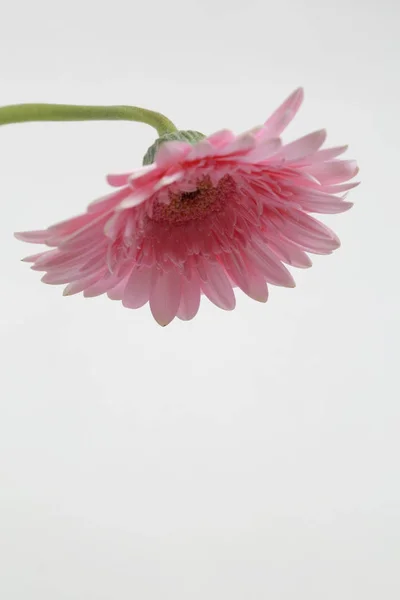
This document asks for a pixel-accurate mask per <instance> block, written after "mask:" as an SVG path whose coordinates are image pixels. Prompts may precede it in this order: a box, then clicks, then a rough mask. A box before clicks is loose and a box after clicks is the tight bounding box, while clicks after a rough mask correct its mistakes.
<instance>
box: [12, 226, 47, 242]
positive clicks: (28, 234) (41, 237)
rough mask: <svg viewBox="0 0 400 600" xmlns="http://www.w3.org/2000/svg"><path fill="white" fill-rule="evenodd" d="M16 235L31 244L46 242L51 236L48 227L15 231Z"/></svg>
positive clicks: (18, 238)
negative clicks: (38, 229)
mask: <svg viewBox="0 0 400 600" xmlns="http://www.w3.org/2000/svg"><path fill="white" fill-rule="evenodd" d="M14 237H16V238H17V240H20V241H21V242H29V243H30V244H45V243H46V240H47V239H48V237H49V232H48V230H47V229H42V230H40V231H17V232H15V233H14Z"/></svg>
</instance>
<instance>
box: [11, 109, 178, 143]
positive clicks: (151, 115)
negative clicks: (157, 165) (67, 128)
mask: <svg viewBox="0 0 400 600" xmlns="http://www.w3.org/2000/svg"><path fill="white" fill-rule="evenodd" d="M119 120H122V121H138V122H140V123H147V124H148V125H151V126H152V127H154V128H155V129H156V130H157V132H158V135H159V136H160V137H161V136H162V135H164V134H166V133H171V132H173V131H177V128H176V127H175V125H174V124H173V123H172V122H171V121H170V120H169V119H167V117H164V115H162V114H160V113H157V112H154V111H152V110H147V109H146V108H139V107H137V106H74V105H69V104H14V105H11V106H2V107H0V125H8V124H11V123H26V122H28V121H119Z"/></svg>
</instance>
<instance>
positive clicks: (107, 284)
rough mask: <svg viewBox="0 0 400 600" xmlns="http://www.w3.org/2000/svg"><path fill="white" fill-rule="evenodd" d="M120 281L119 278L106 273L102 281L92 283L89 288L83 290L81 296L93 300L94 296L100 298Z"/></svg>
mask: <svg viewBox="0 0 400 600" xmlns="http://www.w3.org/2000/svg"><path fill="white" fill-rule="evenodd" d="M120 281H121V278H120V277H117V276H115V275H112V274H111V273H109V272H107V273H106V274H105V275H104V277H102V279H100V280H98V281H96V282H94V283H93V284H91V285H90V286H88V287H86V288H85V291H84V292H83V295H84V296H85V298H94V297H95V296H100V295H101V294H104V293H105V292H107V291H108V290H109V289H112V288H113V287H115V286H116V285H117V284H118V283H119V282H120Z"/></svg>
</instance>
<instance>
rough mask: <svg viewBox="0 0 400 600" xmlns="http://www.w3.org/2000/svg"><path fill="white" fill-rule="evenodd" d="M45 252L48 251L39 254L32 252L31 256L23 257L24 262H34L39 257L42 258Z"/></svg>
mask: <svg viewBox="0 0 400 600" xmlns="http://www.w3.org/2000/svg"><path fill="white" fill-rule="evenodd" d="M49 252H53V250H49ZM44 254H47V252H46V251H45V252H39V253H38V254H31V255H30V256H25V258H21V260H22V262H27V263H34V262H36V261H37V260H38V259H39V258H42V256H43V255H44Z"/></svg>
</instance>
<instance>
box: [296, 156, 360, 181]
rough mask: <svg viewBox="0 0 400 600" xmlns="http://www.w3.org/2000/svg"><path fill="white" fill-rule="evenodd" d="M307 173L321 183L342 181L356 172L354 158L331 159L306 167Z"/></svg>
mask: <svg viewBox="0 0 400 600" xmlns="http://www.w3.org/2000/svg"><path fill="white" fill-rule="evenodd" d="M307 173H309V174H310V175H312V176H313V177H315V178H316V179H318V181H319V182H320V183H321V184H322V185H325V184H327V185H332V184H333V183H342V182H343V181H347V180H348V179H351V178H352V177H354V176H355V175H357V173H358V167H357V163H356V161H355V160H332V161H330V162H325V163H318V164H316V165H312V166H310V167H307Z"/></svg>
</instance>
